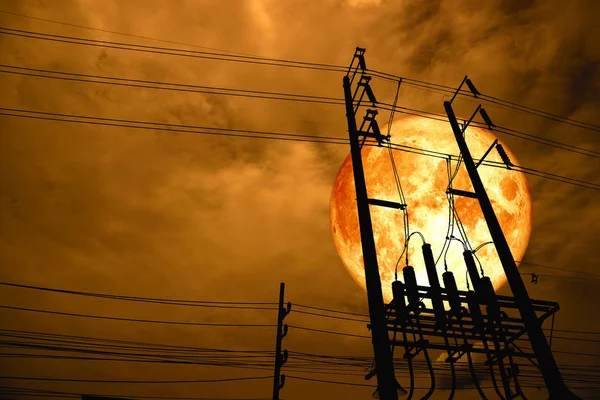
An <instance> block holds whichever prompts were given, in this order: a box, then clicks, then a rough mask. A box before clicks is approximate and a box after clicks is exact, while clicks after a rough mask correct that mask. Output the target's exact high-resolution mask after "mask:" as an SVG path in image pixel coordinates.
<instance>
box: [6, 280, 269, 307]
mask: <svg viewBox="0 0 600 400" xmlns="http://www.w3.org/2000/svg"><path fill="white" fill-rule="evenodd" d="M0 286H9V287H16V288H21V289H31V290H38V291H46V292H53V293H61V294H70V295H77V296H86V297H97V298H103V299H110V300H123V301H133V302H142V303H154V304H165V305H177V306H190V307H209V308H240V309H249V310H277V307H255V306H257V305H258V306H267V305H275V306H276V305H277V304H278V303H273V302H234V301H201V300H181V299H165V298H155V297H139V296H126V295H117V294H110V293H97V292H84V291H77V290H68V289H59V288H51V287H44V286H35V285H25V284H22V283H14V282H5V281H0Z"/></svg>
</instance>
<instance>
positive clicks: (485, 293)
mask: <svg viewBox="0 0 600 400" xmlns="http://www.w3.org/2000/svg"><path fill="white" fill-rule="evenodd" d="M475 290H476V291H477V294H478V295H479V298H480V299H481V303H482V304H485V305H488V306H489V305H491V304H492V302H493V299H494V296H495V295H496V293H495V292H494V285H492V280H491V279H490V278H489V276H484V277H482V278H480V279H479V284H478V285H477V286H476V287H475Z"/></svg>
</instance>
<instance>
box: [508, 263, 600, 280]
mask: <svg viewBox="0 0 600 400" xmlns="http://www.w3.org/2000/svg"><path fill="white" fill-rule="evenodd" d="M517 262H518V263H520V264H525V265H532V266H534V267H539V268H547V269H554V270H557V271H565V272H572V273H576V274H584V275H592V276H600V274H595V273H593V272H584V271H577V270H573V269H567V268H558V267H550V266H548V265H542V264H536V263H531V262H527V261H517Z"/></svg>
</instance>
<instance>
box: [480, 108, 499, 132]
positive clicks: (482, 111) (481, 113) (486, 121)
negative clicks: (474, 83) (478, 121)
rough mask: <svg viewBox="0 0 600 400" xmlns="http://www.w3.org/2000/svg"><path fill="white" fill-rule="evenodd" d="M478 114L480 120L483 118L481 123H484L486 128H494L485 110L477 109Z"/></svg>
mask: <svg viewBox="0 0 600 400" xmlns="http://www.w3.org/2000/svg"><path fill="white" fill-rule="evenodd" d="M479 114H480V115H481V118H483V121H484V122H485V123H486V125H487V126H488V128H490V129H491V128H492V127H493V126H496V125H495V124H494V123H493V122H492V119H491V118H490V116H489V115H488V113H487V111H485V108H480V109H479Z"/></svg>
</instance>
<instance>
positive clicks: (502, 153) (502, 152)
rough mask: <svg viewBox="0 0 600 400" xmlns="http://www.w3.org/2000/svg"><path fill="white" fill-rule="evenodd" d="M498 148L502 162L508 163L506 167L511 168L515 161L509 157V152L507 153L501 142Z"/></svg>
mask: <svg viewBox="0 0 600 400" xmlns="http://www.w3.org/2000/svg"><path fill="white" fill-rule="evenodd" d="M496 150H497V151H498V154H499V155H500V158H501V159H502V162H503V163H504V164H506V168H508V169H510V167H511V166H512V165H513V163H512V162H510V159H509V158H508V154H506V150H504V147H502V145H501V144H497V145H496Z"/></svg>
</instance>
